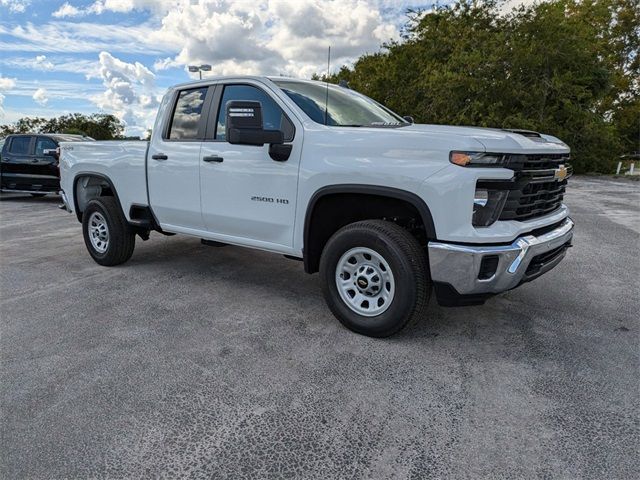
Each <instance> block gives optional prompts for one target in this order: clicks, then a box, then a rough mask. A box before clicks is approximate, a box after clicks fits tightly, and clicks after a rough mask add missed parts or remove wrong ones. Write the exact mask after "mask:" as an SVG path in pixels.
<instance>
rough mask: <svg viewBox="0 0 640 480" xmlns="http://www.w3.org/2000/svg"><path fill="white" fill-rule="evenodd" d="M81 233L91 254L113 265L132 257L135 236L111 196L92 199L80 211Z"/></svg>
mask: <svg viewBox="0 0 640 480" xmlns="http://www.w3.org/2000/svg"><path fill="white" fill-rule="evenodd" d="M82 234H83V236H84V243H85V245H86V247H87V250H88V251H89V254H90V255H91V257H92V258H93V259H94V260H95V261H96V262H97V263H99V264H100V265H104V266H108V267H110V266H114V265H119V264H121V263H124V262H126V261H127V260H129V259H130V258H131V255H132V254H133V249H134V247H135V244H136V236H135V233H134V232H133V231H132V229H131V227H130V226H129V224H128V223H127V219H126V218H125V217H124V214H123V213H122V210H121V209H120V206H119V205H118V202H117V201H116V199H115V198H114V197H99V198H96V199H94V200H91V201H90V202H89V203H88V204H87V207H86V208H85V210H84V212H83V214H82Z"/></svg>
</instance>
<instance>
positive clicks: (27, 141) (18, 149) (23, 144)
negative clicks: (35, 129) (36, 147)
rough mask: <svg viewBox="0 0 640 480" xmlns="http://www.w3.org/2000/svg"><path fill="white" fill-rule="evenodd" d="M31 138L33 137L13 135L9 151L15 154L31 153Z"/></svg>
mask: <svg viewBox="0 0 640 480" xmlns="http://www.w3.org/2000/svg"><path fill="white" fill-rule="evenodd" d="M31 138H33V137H13V138H12V139H11V146H10V148H9V152H11V153H13V154H15V155H29V147H30V146H31Z"/></svg>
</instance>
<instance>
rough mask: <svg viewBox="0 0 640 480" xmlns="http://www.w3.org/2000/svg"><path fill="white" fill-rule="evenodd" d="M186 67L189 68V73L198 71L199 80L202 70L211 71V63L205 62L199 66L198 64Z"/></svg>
mask: <svg viewBox="0 0 640 480" xmlns="http://www.w3.org/2000/svg"><path fill="white" fill-rule="evenodd" d="M188 68H189V71H190V72H191V73H195V72H198V73H199V74H200V80H202V72H210V71H211V65H207V64H204V65H200V66H198V65H189V66H188Z"/></svg>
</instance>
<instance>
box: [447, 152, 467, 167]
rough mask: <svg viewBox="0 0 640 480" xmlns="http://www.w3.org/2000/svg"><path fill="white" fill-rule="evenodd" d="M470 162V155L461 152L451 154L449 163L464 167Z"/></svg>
mask: <svg viewBox="0 0 640 480" xmlns="http://www.w3.org/2000/svg"><path fill="white" fill-rule="evenodd" d="M469 162H471V155H469V154H467V153H462V152H451V163H455V164H456V165H460V166H461V167H465V166H467V165H468V164H469Z"/></svg>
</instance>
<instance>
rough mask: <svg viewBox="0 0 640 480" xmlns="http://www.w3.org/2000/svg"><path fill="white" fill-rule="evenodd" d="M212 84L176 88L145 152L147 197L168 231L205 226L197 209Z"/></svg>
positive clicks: (202, 227)
mask: <svg viewBox="0 0 640 480" xmlns="http://www.w3.org/2000/svg"><path fill="white" fill-rule="evenodd" d="M213 90H214V87H207V86H198V87H192V88H186V89H183V90H178V91H176V92H175V94H174V96H173V99H172V103H171V105H170V107H169V108H168V109H167V115H166V120H165V122H164V124H163V125H162V132H160V134H157V135H153V138H152V141H151V143H150V145H149V152H148V155H147V172H148V180H147V181H148V186H149V200H150V202H151V206H152V208H153V212H154V214H155V215H156V218H157V219H158V221H159V223H160V225H161V226H162V227H163V228H165V229H168V230H169V231H173V230H175V231H182V232H185V233H189V231H191V230H194V231H201V230H203V229H204V225H203V222H202V212H201V210H200V171H199V167H200V148H201V146H202V140H203V138H204V134H205V130H206V122H207V116H208V112H209V110H210V108H209V107H208V106H209V104H210V102H211V96H212V94H213Z"/></svg>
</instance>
